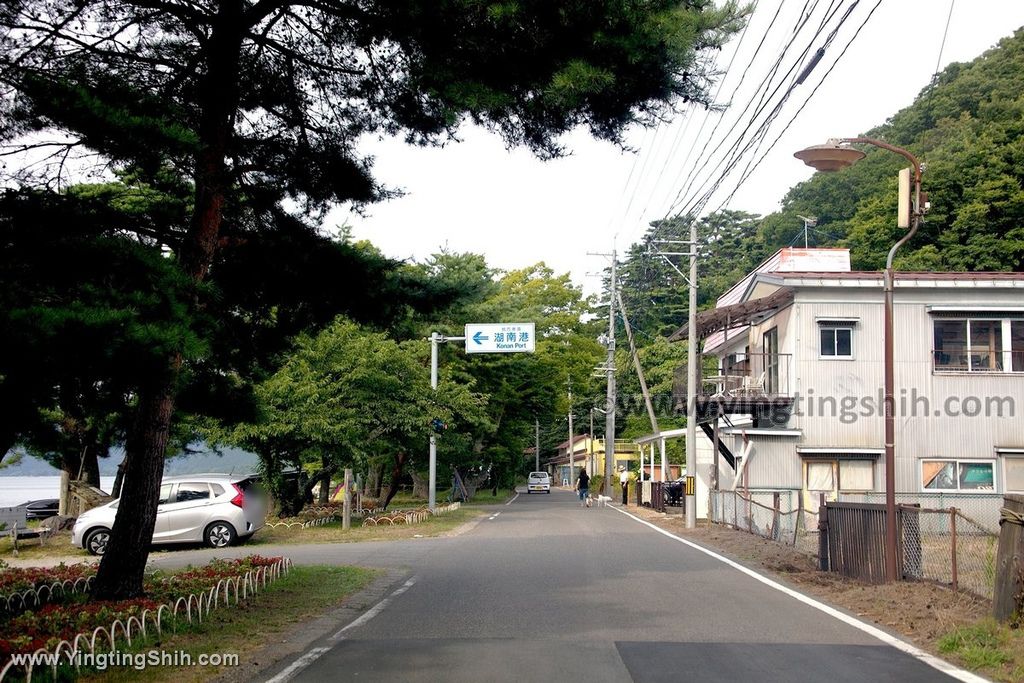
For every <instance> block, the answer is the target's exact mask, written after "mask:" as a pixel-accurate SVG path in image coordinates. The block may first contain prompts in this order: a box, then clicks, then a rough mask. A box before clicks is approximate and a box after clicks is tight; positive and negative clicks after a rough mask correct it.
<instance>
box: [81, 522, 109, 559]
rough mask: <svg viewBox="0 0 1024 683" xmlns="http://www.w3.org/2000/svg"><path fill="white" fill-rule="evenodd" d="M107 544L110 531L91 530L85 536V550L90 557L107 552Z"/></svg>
mask: <svg viewBox="0 0 1024 683" xmlns="http://www.w3.org/2000/svg"><path fill="white" fill-rule="evenodd" d="M109 542H110V529H102V528H100V529H93V530H92V531H90V532H89V533H88V534H86V536H85V549H86V550H88V551H89V553H90V554H92V555H102V554H103V553H105V552H107V543H109Z"/></svg>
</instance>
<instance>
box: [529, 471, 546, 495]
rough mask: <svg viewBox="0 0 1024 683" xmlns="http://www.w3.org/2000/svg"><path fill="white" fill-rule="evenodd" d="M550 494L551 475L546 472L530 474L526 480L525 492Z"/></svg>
mask: <svg viewBox="0 0 1024 683" xmlns="http://www.w3.org/2000/svg"><path fill="white" fill-rule="evenodd" d="M534 491H538V492H543V493H551V475H550V474H548V473H547V472H530V476H529V477H527V479H526V492H527V493H533V492H534Z"/></svg>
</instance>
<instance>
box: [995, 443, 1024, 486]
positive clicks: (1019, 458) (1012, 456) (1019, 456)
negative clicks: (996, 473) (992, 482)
mask: <svg viewBox="0 0 1024 683" xmlns="http://www.w3.org/2000/svg"><path fill="white" fill-rule="evenodd" d="M1000 460H1002V461H1003V465H1002V468H1001V469H1002V475H1003V493H1022V494H1024V487H1021V488H1019V489H1011V488H1010V486H1009V482H1010V478H1009V477H1008V476H1007V475H1006V463H1007V462H1009V461H1011V460H1012V461H1015V462H1019V463H1020V464H1021V466H1022V467H1024V453H1008V454H1003V455H1002V456H1001V457H1000Z"/></svg>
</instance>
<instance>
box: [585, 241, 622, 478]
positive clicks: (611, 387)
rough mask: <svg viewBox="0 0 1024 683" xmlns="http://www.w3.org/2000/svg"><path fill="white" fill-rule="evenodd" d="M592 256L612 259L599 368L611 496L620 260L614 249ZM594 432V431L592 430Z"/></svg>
mask: <svg viewBox="0 0 1024 683" xmlns="http://www.w3.org/2000/svg"><path fill="white" fill-rule="evenodd" d="M588 255H590V256H604V257H607V258H610V259H611V262H612V265H611V278H610V282H609V286H608V334H607V335H602V336H603V337H604V339H603V340H602V343H604V345H605V348H607V349H608V354H607V356H606V359H605V363H604V366H603V367H599V368H598V369H599V370H600V371H603V372H604V374H605V377H606V378H607V382H608V393H607V396H606V398H605V409H604V410H602V411H600V412H603V413H604V415H605V423H604V425H605V428H604V483H603V484H602V489H603V490H602V491H600V492H599V493H603V494H604V495H610V494H611V491H612V488H611V487H612V477H613V476H614V473H615V299H616V292H617V291H618V284H617V282H616V276H617V274H618V273H617V269H618V258H617V256H616V252H615V249H614V248H613V249H612V253H610V254H601V253H594V252H588ZM590 417H591V421H593V417H594V416H593V413H591V416H590ZM591 432H593V429H591Z"/></svg>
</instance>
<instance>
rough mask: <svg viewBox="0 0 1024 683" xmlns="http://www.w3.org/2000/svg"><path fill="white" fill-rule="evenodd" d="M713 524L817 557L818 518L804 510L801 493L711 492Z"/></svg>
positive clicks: (787, 491)
mask: <svg viewBox="0 0 1024 683" xmlns="http://www.w3.org/2000/svg"><path fill="white" fill-rule="evenodd" d="M710 512H711V521H713V522H717V523H719V524H727V525H729V526H731V527H733V528H735V529H739V530H740V531H746V532H749V533H752V534H755V535H757V536H761V537H762V538H767V539H769V540H773V541H778V542H779V543H784V544H786V545H791V546H795V547H797V548H799V549H800V550H802V551H804V552H806V553H808V554H812V555H816V554H817V552H818V515H817V512H816V511H815V512H809V511H807V510H804V509H803V508H802V507H801V506H800V498H799V491H791V490H782V491H764V490H761V491H748V492H740V491H711V511H710Z"/></svg>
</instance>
